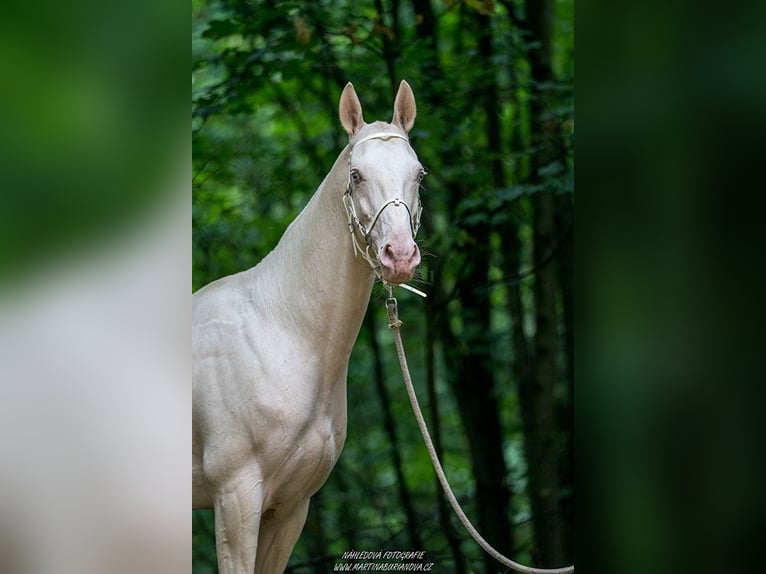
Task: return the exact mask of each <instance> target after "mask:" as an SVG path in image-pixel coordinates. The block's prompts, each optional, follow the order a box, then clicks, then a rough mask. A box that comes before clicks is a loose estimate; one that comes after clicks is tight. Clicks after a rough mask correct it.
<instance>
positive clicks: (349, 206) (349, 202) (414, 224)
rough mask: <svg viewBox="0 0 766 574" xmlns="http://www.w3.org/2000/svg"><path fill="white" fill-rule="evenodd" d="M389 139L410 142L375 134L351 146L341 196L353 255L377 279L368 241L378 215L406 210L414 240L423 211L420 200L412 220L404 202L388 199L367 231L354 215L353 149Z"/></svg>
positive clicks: (398, 136) (376, 265) (378, 270)
mask: <svg viewBox="0 0 766 574" xmlns="http://www.w3.org/2000/svg"><path fill="white" fill-rule="evenodd" d="M391 138H399V139H402V140H404V141H406V142H409V141H410V140H409V139H408V138H407V137H406V136H403V135H401V134H397V133H393V132H375V133H372V134H370V135H368V136H365V137H363V138H362V139H360V140H359V141H358V142H356V143H355V144H354V145H353V146H351V150H350V151H349V153H348V166H349V172H348V185H347V186H346V192H345V193H344V194H343V205H344V207H345V208H346V215H347V216H348V231H349V233H350V234H351V244H352V246H353V249H354V255H357V254H361V256H362V257H363V258H364V259H365V260H366V261H367V263H369V264H370V267H371V268H372V270H373V271H374V272H375V275H377V277H378V279H380V278H381V277H380V269H379V265H378V264H377V263H376V262H375V258H374V257H373V256H372V255H370V248H371V247H372V243H371V241H370V234H371V233H372V229H373V228H374V227H375V224H376V223H377V222H378V218H379V217H380V214H381V213H383V210H384V209H385V208H386V207H388V206H389V205H393V206H394V207H399V206H400V205H401V206H403V207H404V209H406V210H407V215H408V216H409V221H410V229H411V230H412V238H413V239H414V238H415V235H417V233H418V229H419V228H420V213H421V212H422V211H423V206H422V205H421V204H420V200H418V208H417V214H416V217H415V218H414V220H413V217H412V211H411V210H410V206H409V205H407V202H406V201H404V200H403V199H400V198H398V197H395V198H394V199H390V200H388V201H387V202H385V203H384V204H383V205H381V206H380V208H379V209H378V211H377V212H376V213H375V217H373V218H372V223H371V224H370V229H367V228H365V226H364V225H362V222H361V221H360V220H359V217H358V216H357V214H356V208H355V207H354V200H353V198H352V197H351V157H352V155H353V153H354V147H356V146H358V145H360V144H363V143H364V142H366V141H369V140H374V139H380V140H388V139H391ZM354 224H356V226H357V228H358V229H359V231H360V233H361V234H362V237H364V241H365V243H366V244H367V246H366V247H365V249H362V248H361V246H360V245H359V240H358V239H357V237H356V233H354ZM405 288H407V287H405ZM423 296H425V295H423Z"/></svg>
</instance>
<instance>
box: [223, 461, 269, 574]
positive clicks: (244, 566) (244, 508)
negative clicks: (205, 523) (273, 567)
mask: <svg viewBox="0 0 766 574" xmlns="http://www.w3.org/2000/svg"><path fill="white" fill-rule="evenodd" d="M214 506H215V546H216V552H217V554H218V570H219V572H220V574H253V572H254V570H255V557H256V553H257V550H258V531H259V527H260V522H261V511H262V509H263V481H262V480H261V478H260V475H259V473H257V472H254V471H250V470H248V471H240V472H238V473H237V474H236V475H235V476H234V477H233V478H231V479H230V480H227V481H226V482H225V483H223V484H222V485H221V487H220V488H218V490H217V492H216V495H215V501H214Z"/></svg>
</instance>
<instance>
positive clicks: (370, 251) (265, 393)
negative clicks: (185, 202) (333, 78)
mask: <svg viewBox="0 0 766 574" xmlns="http://www.w3.org/2000/svg"><path fill="white" fill-rule="evenodd" d="M340 121H341V123H342V125H343V127H344V128H345V130H346V131H347V132H348V134H349V145H348V146H346V148H345V149H344V150H343V151H342V152H341V154H340V156H338V159H337V160H336V161H335V164H334V165H333V167H332V170H331V171H330V173H329V174H328V175H327V177H326V178H325V180H324V181H323V182H322V184H321V185H320V186H319V189H318V190H317V191H316V193H315V194H314V196H313V197H312V199H311V201H309V203H308V205H306V207H305V208H304V210H303V211H302V212H301V214H300V215H299V216H298V217H297V218H296V219H295V221H293V223H292V224H291V225H290V226H289V227H288V228H287V231H285V234H284V236H283V237H282V239H281V240H280V241H279V244H278V245H277V246H276V248H275V249H274V250H273V251H272V252H271V253H270V254H269V255H268V256H266V257H265V258H264V259H263V260H262V261H261V262H260V263H259V264H258V265H257V266H255V267H254V268H252V269H249V270H247V271H243V272H241V273H238V274H236V275H232V276H230V277H224V278H223V279H219V280H218V281H215V282H213V283H211V284H210V285H208V286H206V287H204V288H203V289H201V290H200V291H198V292H197V293H196V294H195V295H194V298H193V311H192V316H193V335H192V340H193V352H194V382H193V387H194V390H193V428H192V469H193V471H192V472H193V477H192V490H193V501H192V506H193V508H213V509H214V510H215V532H216V550H217V554H218V567H219V570H220V572H221V574H253V573H254V572H255V573H256V574H281V573H282V572H283V571H284V569H285V567H286V565H287V561H288V559H289V558H290V554H291V552H292V549H293V547H294V545H295V543H296V541H297V539H298V536H299V535H300V532H301V530H302V529H303V525H304V523H305V521H306V514H307V512H308V508H309V498H310V497H311V496H312V495H313V494H314V493H316V492H317V490H319V488H320V487H321V486H322V484H324V482H325V480H326V479H327V477H328V475H329V474H330V471H331V470H332V468H333V466H334V465H335V463H336V462H337V460H338V457H339V456H340V452H341V449H342V448H343V443H344V441H345V438H346V375H347V370H348V361H349V356H350V355H351V349H352V347H353V346H354V342H355V341H356V337H357V335H358V333H359V329H360V326H361V324H362V319H363V317H364V314H365V311H366V309H367V305H368V303H369V300H370V294H371V291H372V286H373V283H374V281H375V276H376V275H377V276H378V277H380V278H381V279H382V280H383V281H384V282H386V283H388V284H392V285H396V284H401V283H404V282H406V281H409V280H410V279H411V278H412V276H413V273H414V272H415V269H416V268H417V266H418V264H419V263H420V252H419V250H418V246H417V244H416V243H415V233H416V232H417V228H418V224H419V217H420V200H419V195H418V191H419V183H420V180H421V179H422V178H423V175H424V174H425V172H424V170H423V166H422V165H421V164H420V162H419V161H418V158H417V156H416V155H415V152H414V151H413V150H412V148H411V147H410V145H409V141H408V138H407V133H408V132H409V131H410V129H411V128H412V125H413V123H414V121H415V97H414V96H413V94H412V90H411V88H410V86H409V85H408V84H407V83H406V82H404V81H402V83H401V85H400V86H399V91H398V93H397V95H396V99H395V102H394V116H393V120H392V123H390V124H389V123H384V122H375V123H372V124H366V123H365V122H364V119H363V117H362V107H361V105H360V103H359V99H358V98H357V95H356V92H355V91H354V88H353V86H352V85H351V84H350V83H349V84H348V85H347V86H346V87H345V89H344V90H343V93H342V94H341V98H340Z"/></svg>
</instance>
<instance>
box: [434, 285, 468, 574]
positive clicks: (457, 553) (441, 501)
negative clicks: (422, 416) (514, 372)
mask: <svg viewBox="0 0 766 574" xmlns="http://www.w3.org/2000/svg"><path fill="white" fill-rule="evenodd" d="M432 284H433V285H439V284H440V282H439V280H434V281H433V282H432ZM432 295H433V294H432ZM436 300H437V299H436V298H434V297H433V296H432V297H429V298H427V299H426V301H425V305H426V341H425V343H426V388H427V390H428V411H429V417H430V419H431V420H430V423H429V425H428V428H429V430H430V431H431V440H432V441H433V443H434V450H435V451H436V455H437V456H438V457H439V460H441V461H443V460H444V455H443V453H444V449H443V448H442V432H441V417H440V415H439V401H438V398H437V395H436V352H435V351H436V326H437V322H438V319H437V318H436V314H437V313H438V312H439V311H438V309H437V305H435V302H436ZM434 482H435V484H436V493H437V496H436V502H437V506H438V510H439V525H440V526H441V529H442V532H444V536H445V538H446V539H447V544H448V545H449V548H450V551H451V553H452V559H453V561H454V570H453V572H455V574H466V566H465V558H464V557H463V554H462V552H461V550H460V536H459V535H458V533H457V531H456V530H455V527H454V526H453V524H452V520H451V516H452V507H451V506H450V505H449V504H448V503H447V498H446V496H445V495H444V492H443V491H442V486H441V483H440V482H439V479H438V478H437V477H436V475H435V474H434Z"/></svg>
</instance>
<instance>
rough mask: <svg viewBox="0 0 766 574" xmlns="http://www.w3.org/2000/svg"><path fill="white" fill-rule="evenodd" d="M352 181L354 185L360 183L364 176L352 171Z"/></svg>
mask: <svg viewBox="0 0 766 574" xmlns="http://www.w3.org/2000/svg"><path fill="white" fill-rule="evenodd" d="M351 181H353V182H354V183H359V182H360V181H362V176H361V175H359V172H358V171H356V170H355V169H352V170H351Z"/></svg>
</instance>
